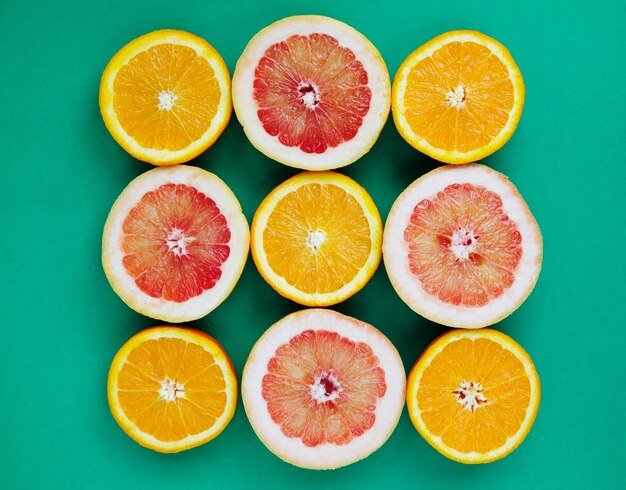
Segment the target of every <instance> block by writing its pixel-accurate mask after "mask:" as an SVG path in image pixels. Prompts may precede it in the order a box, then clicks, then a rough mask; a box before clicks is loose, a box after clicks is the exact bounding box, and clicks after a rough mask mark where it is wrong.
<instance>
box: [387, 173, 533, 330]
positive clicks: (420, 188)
mask: <svg viewBox="0 0 626 490" xmlns="http://www.w3.org/2000/svg"><path fill="white" fill-rule="evenodd" d="M454 183H470V184H475V185H481V186H483V187H485V188H487V189H488V190H490V191H492V192H495V193H496V194H498V195H499V196H500V198H501V199H502V208H503V211H504V212H505V213H506V214H507V215H508V216H509V218H510V219H511V220H512V221H513V222H514V223H515V225H516V226H517V229H518V230H519V232H520V234H521V235H522V258H521V260H520V263H519V265H518V267H517V270H516V273H515V282H514V283H513V285H512V286H511V287H509V288H508V289H505V291H504V293H503V294H502V295H501V296H500V297H498V298H496V299H494V300H492V301H490V302H489V303H488V304H487V305H485V306H481V307H467V306H462V305H452V304H449V303H445V302H443V301H441V300H440V299H439V298H438V297H437V296H434V295H432V294H429V293H427V292H426V291H424V289H423V287H422V285H421V283H420V281H419V279H418V277H417V276H416V275H414V274H412V273H411V270H410V267H409V260H408V257H409V248H408V245H407V243H406V241H405V240H404V230H405V229H406V226H407V225H408V223H409V220H410V218H411V214H412V213H413V209H414V208H415V206H416V205H417V204H418V203H419V202H420V201H421V200H423V199H427V198H432V197H433V196H434V195H435V194H437V193H438V192H439V191H442V190H443V189H444V188H445V187H447V186H448V185H450V184H454ZM542 254H543V245H542V238H541V232H540V231H539V226H538V225H537V222H536V221H535V218H534V217H533V215H532V214H531V212H530V210H529V209H528V206H527V205H526V203H525V202H524V199H523V198H522V196H521V195H520V193H519V192H518V190H517V189H516V188H515V186H514V185H513V184H512V183H511V182H510V181H509V180H508V178H507V177H506V176H505V175H503V174H501V173H499V172H496V171H495V170H492V169H491V168H489V167H486V166H485V165H480V164H466V165H455V166H443V167H439V168H437V169H435V170H433V171H431V172H429V173H427V174H426V175H424V176H422V177H420V178H419V179H417V180H416V181H415V182H413V183H412V184H411V185H410V186H409V187H407V189H405V190H404V191H403V192H402V193H401V194H400V196H399V197H398V199H396V201H395V203H394V204H393V206H392V207H391V211H390V212H389V217H388V218H387V222H386V224H385V230H384V232H383V260H384V263H385V268H386V270H387V275H388V276H389V279H390V281H391V284H392V285H393V287H394V289H395V290H396V292H397V293H398V295H399V296H400V298H402V300H403V301H404V302H405V303H406V304H407V305H408V306H409V307H410V308H411V309H413V310H414V311H416V312H417V313H419V314H420V315H422V316H423V317H425V318H428V319H429V320H432V321H434V322H437V323H441V324H442V325H447V326H450V327H459V328H481V327H485V326H487V325H491V324H493V323H496V322H498V321H500V320H501V319H503V318H505V317H506V316H508V315H510V314H511V313H512V312H513V311H515V310H516V309H517V308H518V307H519V306H520V305H521V304H522V303H523V302H524V300H525V299H526V298H527V297H528V295H529V294H530V292H531V291H532V290H533V288H534V286H535V283H536V282H537V279H538V277H539V272H540V271H541V260H542Z"/></svg>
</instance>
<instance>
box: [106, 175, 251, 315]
mask: <svg viewBox="0 0 626 490" xmlns="http://www.w3.org/2000/svg"><path fill="white" fill-rule="evenodd" d="M166 183H172V184H186V185H189V186H192V187H195V188H196V189H197V190H198V191H200V192H202V193H204V194H205V195H206V196H208V197H210V198H211V199H213V201H215V203H216V204H217V206H218V208H219V210H220V212H221V213H222V214H223V215H224V217H225V218H226V221H227V223H228V227H229V229H230V232H231V238H230V241H229V242H228V246H229V247H230V255H229V256H228V258H227V259H226V261H225V262H224V263H223V264H222V266H221V269H222V275H221V277H220V279H219V280H218V282H217V284H216V285H215V286H214V287H213V288H211V289H208V290H206V291H204V292H203V293H202V294H200V295H199V296H196V297H194V298H190V299H189V300H187V301H185V302H183V303H177V302H174V301H167V300H165V299H163V298H153V297H151V296H149V295H147V294H146V293H144V292H143V291H142V290H141V289H139V287H138V286H137V284H136V283H135V280H134V278H133V277H132V276H131V275H130V274H128V272H127V271H126V268H125V267H124V265H123V263H122V260H123V257H124V253H123V251H122V246H121V243H122V242H121V241H122V237H123V232H122V225H123V223H124V219H125V218H126V216H127V215H128V213H129V212H130V211H131V209H132V208H133V207H135V205H136V204H137V203H138V202H139V200H140V199H141V198H142V197H143V196H144V195H145V194H146V193H147V192H149V191H151V190H154V189H156V188H158V187H160V186H161V185H163V184H166ZM177 236H180V234H177ZM164 238H166V237H165V236H164ZM249 244H250V232H249V228H248V222H247V221H246V218H245V216H244V215H243V212H242V211H241V206H240V205H239V201H237V198H236V197H235V195H234V194H233V193H232V191H231V190H230V188H229V187H228V186H227V185H226V184H225V183H224V182H223V181H222V180H221V179H220V178H219V177H217V176H216V175H215V174H212V173H210V172H207V171H206V170H202V169H200V168H197V167H189V166H186V165H177V166H174V167H160V168H155V169H153V170H149V171H148V172H145V173H143V174H141V175H140V176H139V177H137V178H136V179H134V180H133V181H132V182H130V184H128V186H127V187H126V188H125V189H124V191H123V192H122V193H121V194H120V196H119V197H118V198H117V200H116V201H115V203H114V204H113V207H112V208H111V211H110V213H109V216H108V218H107V221H106V224H105V226H104V231H103V234H102V264H103V267H104V272H105V273H106V275H107V278H108V279H109V282H110V283H111V287H112V288H113V290H114V291H115V292H116V293H117V294H118V295H119V296H120V298H122V300H123V301H124V302H125V303H126V304H127V305H128V306H130V307H131V308H133V309H134V310H136V311H138V312H139V313H142V314H143V315H146V316H149V317H152V318H156V319H159V320H164V321H168V322H176V323H178V322H183V321H189V320H195V319H198V318H201V317H203V316H205V315H207V314H208V313H209V312H211V311H212V310H213V309H215V308H216V307H217V306H219V305H220V304H221V303H222V301H224V300H225V299H226V298H227V297H228V295H229V294H230V292H231V291H232V289H233V288H234V287H235V284H236V283H237V281H238V279H239V277H240V275H241V272H242V271H243V267H244V265H245V262H246V258H247V256H248V248H249ZM168 246H169V244H168ZM184 247H186V242H185V238H183V241H182V242H179V240H176V242H175V243H174V247H173V248H172V249H175V248H178V250H179V253H181V254H182V252H183V251H184ZM174 253H176V252H174Z"/></svg>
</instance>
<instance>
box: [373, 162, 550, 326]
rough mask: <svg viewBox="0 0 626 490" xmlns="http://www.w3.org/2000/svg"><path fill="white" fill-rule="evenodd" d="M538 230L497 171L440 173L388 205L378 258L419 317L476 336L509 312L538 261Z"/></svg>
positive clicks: (471, 167) (533, 278)
mask: <svg viewBox="0 0 626 490" xmlns="http://www.w3.org/2000/svg"><path fill="white" fill-rule="evenodd" d="M542 252H543V246H542V238H541V232H540V231H539V226H538V225H537V222H536V221H535V218H534V217H533V215H532V214H531V212H530V210H529V209H528V206H527V205H526V203H525V201H524V199H523V198H522V196H521V195H520V193H519V192H518V190H517V189H516V188H515V186H514V185H513V184H512V183H511V182H510V181H509V180H508V179H507V177H506V176H504V175H502V174H501V173H499V172H496V171H495V170H492V169H490V168H489V167H486V166H484V165H479V164H468V165H462V166H455V167H451V166H450V167H448V166H446V167H440V168H437V169H435V170H433V171H431V172H429V173H427V174H426V175H424V176H422V177H421V178H419V179H417V180H416V181H415V182H413V183H412V184H411V185H410V186H409V187H408V188H407V189H406V190H405V191H404V192H402V194H400V196H399V197H398V199H397V200H396V202H395V203H394V204H393V206H392V208H391V211H390V212H389V217H388V219H387V223H386V225H385V230H384V234H383V257H384V262H385V267H386V269H387V273H388V275H389V279H390V280H391V283H392V285H393V287H394V288H395V290H396V292H397V293H398V295H399V296H400V298H402V299H403V300H404V301H405V303H406V304H407V305H409V307H411V308H412V309H413V310H415V311H416V312H417V313H419V314H420V315H422V316H424V317H426V318H428V319H430V320H432V321H435V322H437V323H441V324H443V325H448V326H451V327H460V328H480V327H484V326H487V325H491V324H493V323H496V322H497V321H499V320H501V319H502V318H504V317H506V316H508V315H509V314H511V313H512V312H513V311H515V310H516V309H517V308H518V307H519V306H520V305H521V304H522V303H523V302H524V300H525V299H526V298H527V297H528V295H529V294H530V293H531V291H532V290H533V288H534V286H535V283H536V282H537V278H538V277H539V272H540V270H541V259H542Z"/></svg>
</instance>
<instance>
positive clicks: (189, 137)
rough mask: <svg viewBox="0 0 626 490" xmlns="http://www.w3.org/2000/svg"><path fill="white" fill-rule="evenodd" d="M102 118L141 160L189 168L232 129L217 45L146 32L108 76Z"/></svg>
mask: <svg viewBox="0 0 626 490" xmlns="http://www.w3.org/2000/svg"><path fill="white" fill-rule="evenodd" d="M100 112H101V113H102V118H103V119H104V123H105V125H106V127H107V129H108V130H109V132H110V133H111V135H112V136H113V138H114V139H115V140H116V141H117V142H118V143H119V144H120V145H121V146H122V148H124V149H125V150H126V151H127V152H128V153H130V154H131V155H133V156H134V157H135V158H138V159H140V160H144V161H146V162H149V163H152V164H154V165H172V164H176V163H183V162H187V161H189V160H191V159H192V158H194V157H196V156H198V155H199V154H200V153H202V152H203V151H204V150H206V149H207V148H208V147H209V146H211V145H212V144H213V143H214V142H215V140H216V139H217V138H218V137H219V135H220V134H221V133H222V131H224V128H226V125H227V124H228V121H229V119H230V115H231V112H232V103H231V95H230V75H229V73H228V68H227V67H226V64H225V63H224V60H223V59H222V57H221V56H220V55H219V53H218V52H217V51H215V49H214V48H213V46H211V45H210V44H209V43H208V42H206V41H205V40H204V39H202V38H199V37H197V36H194V35H193V34H190V33H188V32H185V31H176V30H168V29H165V30H160V31H154V32H151V33H149V34H145V35H143V36H141V37H138V38H137V39H134V40H133V41H131V42H130V43H128V44H127V45H126V46H124V47H123V48H122V49H120V50H119V51H118V52H117V53H116V54H115V55H114V56H113V58H112V59H111V61H110V62H109V64H108V65H107V67H106V69H105V70H104V73H103V74H102V81H101V82H100Z"/></svg>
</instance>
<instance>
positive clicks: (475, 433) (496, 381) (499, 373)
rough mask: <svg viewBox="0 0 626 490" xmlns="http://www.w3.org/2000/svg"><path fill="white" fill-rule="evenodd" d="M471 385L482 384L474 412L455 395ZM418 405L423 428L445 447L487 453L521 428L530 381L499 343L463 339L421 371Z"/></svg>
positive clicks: (513, 357)
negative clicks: (470, 383)
mask: <svg viewBox="0 0 626 490" xmlns="http://www.w3.org/2000/svg"><path fill="white" fill-rule="evenodd" d="M469 381H472V382H473V383H474V384H480V386H481V388H482V391H481V395H482V397H484V399H485V400H486V402H484V403H481V404H480V406H477V407H476V408H474V409H473V410H472V409H470V408H464V406H463V405H462V403H460V402H459V398H460V396H461V395H459V394H458V393H455V392H459V386H460V385H461V384H462V383H464V382H469ZM417 401H418V407H419V410H420V412H421V418H422V420H423V421H424V424H425V425H426V428H427V429H428V431H429V432H430V433H432V434H433V435H435V436H439V437H441V439H442V441H443V443H444V444H445V445H446V446H448V447H450V448H452V449H456V450H457V451H460V452H462V453H469V452H472V451H475V452H479V453H486V452H489V451H491V450H494V449H497V448H499V447H501V446H502V445H503V444H504V443H505V442H506V441H507V439H508V438H509V437H511V436H513V435H515V433H516V432H517V431H518V430H519V428H520V427H521V425H522V422H523V421H524V419H525V417H526V410H527V408H528V406H529V404H530V381H529V379H528V375H527V374H526V372H525V370H524V366H523V364H522V363H521V362H520V360H519V359H517V357H515V355H513V354H512V353H511V352H510V351H509V350H506V349H504V348H503V347H502V346H501V345H500V344H498V343H497V342H494V341H492V340H489V339H476V340H471V339H461V340H457V341H454V342H451V343H450V344H448V345H447V346H446V347H445V348H444V349H443V351H442V352H440V353H439V354H438V355H437V357H435V358H434V359H433V360H432V362H431V363H430V365H429V366H428V367H427V368H426V369H425V370H424V373H423V375H422V377H421V379H420V381H419V389H418V391H417ZM461 401H463V400H461Z"/></svg>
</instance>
